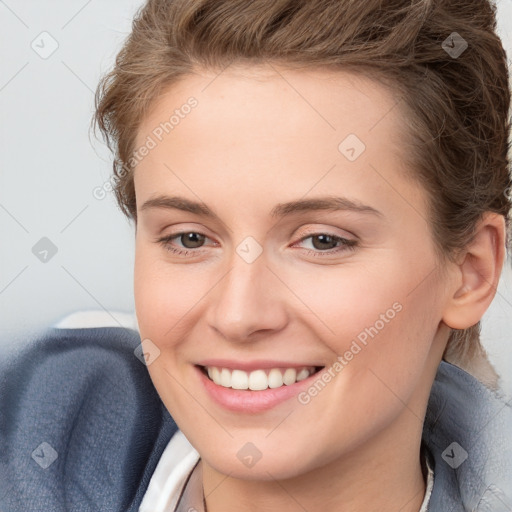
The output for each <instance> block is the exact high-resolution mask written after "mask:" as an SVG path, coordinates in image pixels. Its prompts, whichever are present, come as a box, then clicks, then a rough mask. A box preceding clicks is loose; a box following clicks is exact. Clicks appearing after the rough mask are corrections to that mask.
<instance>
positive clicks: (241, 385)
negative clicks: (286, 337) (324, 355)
mask: <svg viewBox="0 0 512 512" xmlns="http://www.w3.org/2000/svg"><path fill="white" fill-rule="evenodd" d="M198 367H199V368H200V370H201V372H202V373H203V374H204V375H206V377H207V378H208V379H209V380H211V381H212V382H214V383H215V384H217V385H219V386H222V387H225V388H231V389H237V390H250V391H262V390H265V389H269V388H270V389H276V388H280V387H283V386H291V385H292V384H295V383H296V382H300V381H301V380H304V379H307V378H308V377H310V376H311V375H314V374H315V373H318V372H319V371H320V370H322V369H323V368H325V367H324V366H302V367H300V368H270V369H258V370H253V371H251V372H246V371H244V370H237V369H230V368H222V367H218V366H198Z"/></svg>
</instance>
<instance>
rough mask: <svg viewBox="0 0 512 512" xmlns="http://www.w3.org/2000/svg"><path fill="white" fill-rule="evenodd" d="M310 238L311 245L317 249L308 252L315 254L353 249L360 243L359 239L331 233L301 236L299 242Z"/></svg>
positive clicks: (322, 254)
mask: <svg viewBox="0 0 512 512" xmlns="http://www.w3.org/2000/svg"><path fill="white" fill-rule="evenodd" d="M308 239H311V245H312V247H313V249H315V250H311V249H308V253H310V254H312V255H313V256H328V255H332V254H334V253H339V252H343V251H352V250H354V249H355V247H356V246H357V244H358V242H357V240H349V239H347V238H343V237H341V236H337V235H333V234H331V233H312V234H310V235H308V236H305V237H303V238H301V239H300V240H299V243H300V242H304V241H305V240H308Z"/></svg>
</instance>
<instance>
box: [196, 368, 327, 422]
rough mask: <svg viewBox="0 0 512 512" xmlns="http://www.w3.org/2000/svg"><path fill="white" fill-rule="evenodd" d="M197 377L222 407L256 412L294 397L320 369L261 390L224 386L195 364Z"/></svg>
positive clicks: (314, 378)
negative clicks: (280, 384) (306, 376)
mask: <svg viewBox="0 0 512 512" xmlns="http://www.w3.org/2000/svg"><path fill="white" fill-rule="evenodd" d="M195 370H196V371H197V373H198V374H199V378H200V380H201V382H202V384H203V386H204V388H205V389H206V392H207V393H208V394H209V395H210V397H211V398H212V399H213V400H214V401H215V402H217V403H218V404H219V405H221V406H223V407H224V408H226V409H228V410H230V411H234V412H244V413H258V412H263V411H267V410H269V409H272V408H273V407H275V406H276V405H278V404H280V403H282V402H284V401H286V400H289V399H290V398H295V397H296V396H297V395H298V394H299V393H300V392H301V390H303V388H307V387H308V386H309V385H310V384H311V383H312V381H313V380H316V379H317V378H318V377H319V375H320V374H321V372H322V370H320V371H318V372H316V373H313V374H312V375H310V376H309V377H308V378H307V379H304V380H301V381H299V382H295V384H291V385H289V386H287V385H284V386H281V387H279V388H267V389H264V390H261V391H252V390H250V389H247V390H243V389H233V388H226V387H224V386H220V385H218V384H215V382H213V381H212V380H210V379H209V378H208V377H207V376H206V375H205V374H204V373H203V371H202V370H201V368H199V367H198V366H195Z"/></svg>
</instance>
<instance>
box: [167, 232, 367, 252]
mask: <svg viewBox="0 0 512 512" xmlns="http://www.w3.org/2000/svg"><path fill="white" fill-rule="evenodd" d="M190 233H194V234H196V235H202V236H204V237H206V238H208V237H207V236H206V235H205V234H203V233H200V232H199V231H180V232H179V233H173V234H172V235H168V236H165V237H162V238H159V239H158V240H157V243H160V244H161V245H163V247H164V248H165V249H166V250H168V251H169V252H172V253H174V254H177V255H179V256H189V255H190V254H191V253H196V254H197V253H198V252H201V250H200V249H201V248H198V249H185V250H183V249H176V247H174V246H172V245H171V241H172V240H174V239H175V238H178V237H180V236H181V235H186V234H190ZM319 235H327V236H329V237H331V238H333V239H334V240H335V241H336V242H339V243H341V245H340V246H338V247H337V248H334V249H329V250H328V251H321V250H312V249H306V251H307V253H308V254H309V255H311V256H315V257H318V256H320V257H322V256H330V255H333V254H338V253H340V252H343V251H353V250H354V249H355V248H356V247H357V245H358V242H357V241H356V240H349V239H347V238H343V237H341V236H337V235H333V234H331V233H327V232H325V233H324V232H319V233H310V234H308V235H307V236H305V237H303V238H301V239H300V240H299V241H298V242H303V241H304V240H307V239H308V238H311V237H314V236H319ZM298 242H297V243H298Z"/></svg>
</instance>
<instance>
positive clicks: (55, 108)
mask: <svg viewBox="0 0 512 512" xmlns="http://www.w3.org/2000/svg"><path fill="white" fill-rule="evenodd" d="M141 3H142V2H141V1H135V0H108V1H105V0H101V1H100V0H89V1H87V0H46V1H43V0H6V1H2V0H0V38H1V39H0V58H1V63H0V72H1V74H0V112H1V121H2V122H1V124H0V144H1V151H0V232H1V234H2V238H1V239H2V245H1V248H0V329H1V331H2V332H1V334H2V336H1V338H2V340H5V341H4V343H9V342H10V340H12V339H14V338H16V335H18V334H19V332H26V331H28V330H37V329H39V328H44V327H46V326H48V325H51V324H53V323H55V322H57V321H58V320H59V319H61V318H62V317H63V316H65V315H66V314H68V313H71V312H74V311H77V310H84V309H103V310H107V311H109V312H111V314H112V315H113V316H114V317H115V316H116V312H117V311H124V312H126V313H133V311H134V302H133V291H132V287H133V260H134V241H133V227H132V226H131V225H130V224H129V223H128V221H127V220H126V219H125V218H124V217H123V215H122V214H121V212H120V211H119V210H118V208H117V206H116V204H115V201H114V196H113V194H111V193H109V194H106V197H105V198H104V199H101V200H100V199H96V198H95V197H94V195H93V190H94V189H95V188H97V187H101V186H103V185H104V184H105V183H106V182H108V179H109V177H110V172H111V163H110V154H109V153H108V152H107V151H106V148H105V147H104V146H103V144H102V143H101V142H99V141H97V140H96V139H95V138H94V137H93V138H91V140H90V138H89V123H90V119H91V115H92V113H93V97H94V94H93V93H94V90H95V87H96V84H97V82H98V80H99V78H100V76H101V75H102V74H103V73H104V72H105V71H106V70H107V69H109V68H110V67H111V65H112V63H113V59H114V57H115V55H116V53H117V51H118V50H119V48H120V46H121V44H122V41H123V40H124V38H125V37H126V35H127V34H128V32H129V30H130V26H131V19H132V17H133V14H134V13H135V11H136V9H137V8H138V7H139V6H140V5H141ZM498 12H499V32H500V35H501V37H502V39H503V41H504V44H505V46H506V48H507V51H508V52H509V55H512V39H511V34H512V0H501V2H499V3H498ZM42 32H48V33H49V34H50V36H44V35H43V36H41V33H42ZM52 44H53V45H56V44H58V48H57V49H56V51H55V52H54V53H53V54H52V55H50V56H49V57H47V56H46V55H45V54H44V52H48V51H49V50H50V49H51V48H52ZM32 46H34V47H35V48H36V49H37V51H39V52H40V53H42V54H43V56H44V57H47V58H42V57H41V56H40V54H38V53H36V51H35V50H34V49H33V48H32ZM42 237H47V238H48V239H50V240H51V241H52V243H53V244H55V246H56V247H57V249H58V252H57V253H56V254H55V256H53V257H52V258H51V259H49V261H48V262H47V263H42V262H41V261H39V260H38V259H37V258H36V257H35V255H34V254H33V253H32V247H33V246H34V245H35V244H36V243H37V242H38V241H39V240H40V239H41V238H42ZM511 266H512V264H511V261H510V260H509V261H507V263H506V266H505V271H504V274H503V276H502V279H501V282H500V287H499V289H498V292H497V296H496V299H495V300H494V302H493V304H492V306H491V308H490V310H489V311H488V312H487V314H486V316H485V317H484V320H483V341H484V344H485V346H486V348H487V349H488V351H489V354H490V357H491V360H492V362H493V363H494V364H495V366H496V367H497V369H498V371H499V372H500V373H501V375H502V377H503V381H504V386H505V390H506V392H507V393H508V394H509V395H510V396H512V371H511V370H512V343H511V342H512V336H511V332H512V271H511Z"/></svg>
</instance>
